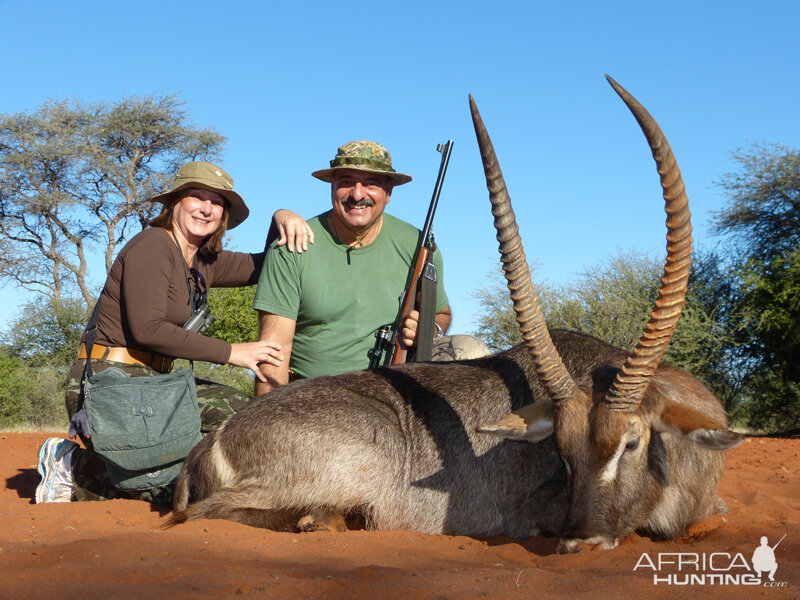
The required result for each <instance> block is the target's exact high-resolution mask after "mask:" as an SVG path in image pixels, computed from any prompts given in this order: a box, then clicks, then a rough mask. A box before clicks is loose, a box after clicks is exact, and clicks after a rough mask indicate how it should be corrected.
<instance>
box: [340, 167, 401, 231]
mask: <svg viewBox="0 0 800 600" xmlns="http://www.w3.org/2000/svg"><path fill="white" fill-rule="evenodd" d="M391 194H392V181H391V179H389V178H388V177H387V176H386V175H379V174H377V173H366V172H364V171H358V170H355V169H343V170H341V171H336V172H334V174H333V178H332V179H331V199H332V202H333V212H334V214H335V215H336V218H337V220H338V221H339V222H340V223H341V224H342V225H344V226H345V227H347V228H348V229H350V230H352V231H363V230H364V229H366V228H368V227H370V226H371V225H372V224H373V223H375V221H376V220H377V219H378V218H379V217H380V216H381V214H383V209H384V208H386V205H387V204H389V200H390V199H391Z"/></svg>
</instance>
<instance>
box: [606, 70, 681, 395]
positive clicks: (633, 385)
mask: <svg viewBox="0 0 800 600" xmlns="http://www.w3.org/2000/svg"><path fill="white" fill-rule="evenodd" d="M606 79H608V82H609V83H610V84H611V86H612V87H613V88H614V90H615V91H616V92H617V94H619V97H620V98H622V101H623V102H625V104H626V105H627V107H628V108H629V109H630V111H631V112H632V113H633V116H634V117H636V120H637V121H638V122H639V127H641V129H642V132H643V133H644V136H645V138H647V143H648V144H650V148H651V150H652V151H653V158H654V159H655V161H656V166H657V167H658V173H659V175H660V176H661V187H662V188H663V189H664V203H665V209H666V211H667V261H666V264H665V266H664V275H663V276H662V277H661V287H660V288H659V290H658V297H657V298H656V302H655V308H654V309H653V312H652V313H651V314H650V320H649V321H648V323H647V325H646V326H645V329H644V332H643V333H642V337H641V338H640V339H639V343H638V344H637V345H636V348H635V349H634V351H633V355H632V356H630V357H629V358H628V359H627V360H626V361H625V364H624V365H623V366H622V370H621V371H620V372H619V373H618V374H617V377H616V378H615V379H614V382H613V383H612V384H611V387H610V388H609V390H608V393H607V394H606V397H605V400H604V401H605V403H606V405H607V407H608V408H610V409H616V410H626V411H633V410H637V409H638V407H639V404H640V403H641V401H642V398H643V397H644V393H645V391H646V390H647V386H648V385H649V383H650V378H651V377H652V376H653V374H654V373H655V371H656V368H658V363H659V362H661V357H662V356H663V355H664V351H665V350H666V349H667V344H669V340H670V338H671V337H672V333H673V332H674V331H675V325H677V323H678V319H679V318H680V316H681V310H682V309H683V304H684V301H685V299H686V288H687V285H688V283H689V269H690V267H691V257H692V223H691V214H690V213H689V199H688V198H687V197H686V190H685V187H684V185H683V178H682V177H681V171H680V169H679V168H678V163H677V162H676V161H675V156H674V155H673V154H672V149H671V148H670V146H669V142H668V141H667V138H666V137H665V136H664V133H663V132H662V131H661V128H660V127H659V126H658V123H656V121H655V119H653V117H652V116H650V113H648V112H647V111H646V110H645V109H644V107H643V106H642V105H641V104H639V102H637V101H636V99H635V98H634V97H633V96H631V95H630V94H629V93H628V92H627V91H626V90H625V89H623V87H622V86H621V85H619V84H618V83H617V82H616V81H614V80H613V79H612V78H611V77H609V76H608V75H606Z"/></svg>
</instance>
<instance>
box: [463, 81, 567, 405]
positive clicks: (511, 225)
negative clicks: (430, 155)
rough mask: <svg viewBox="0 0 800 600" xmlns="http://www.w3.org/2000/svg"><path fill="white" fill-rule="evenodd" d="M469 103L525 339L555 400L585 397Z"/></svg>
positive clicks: (475, 109) (482, 129)
mask: <svg viewBox="0 0 800 600" xmlns="http://www.w3.org/2000/svg"><path fill="white" fill-rule="evenodd" d="M469 106H470V110H471V111H472V123H473V124H474V126H475V135H476V136H477V138H478V146H479V147H480V150H481V159H482V160H483V171H484V174H485V175H486V187H487V188H489V200H491V202H492V214H493V215H494V226H495V228H496V229H497V241H498V242H500V256H501V258H500V260H501V261H502V263H503V271H504V272H505V276H506V281H507V282H508V289H509V291H510V292H511V300H512V301H513V304H514V312H515V313H516V314H517V323H518V324H519V328H520V331H521V332H522V338H523V339H524V340H525V345H526V346H527V348H528V352H530V353H531V356H533V359H534V363H535V365H536V372H537V374H538V375H539V377H540V379H541V381H542V383H543V384H544V387H545V389H546V390H547V393H548V395H549V396H550V398H551V399H552V400H553V402H562V401H566V400H568V399H570V398H577V397H581V396H583V394H582V392H581V391H580V389H579V388H578V386H577V385H576V384H575V382H574V381H573V379H572V377H571V376H570V374H569V372H568V371H567V369H566V367H565V366H564V363H563V362H562V361H561V357H560V356H559V355H558V352H557V351H556V349H555V346H554V345H553V341H552V340H551V339H550V332H549V331H548V330H547V324H546V323H545V320H544V315H543V314H542V308H541V306H540V305H539V298H538V297H537V296H536V292H535V291H534V289H533V284H532V283H531V274H530V270H529V269H528V260H527V258H526V257H525V250H524V249H523V248H522V240H521V239H520V235H519V227H517V218H516V216H515V215H514V209H513V208H511V198H509V195H508V190H507V189H506V182H505V180H504V179H503V173H502V171H501V170H500V164H499V163H498V161H497V156H496V155H495V152H494V147H493V146H492V141H491V140H490V139H489V134H488V133H487V132H486V127H484V125H483V120H482V119H481V115H480V113H479V112H478V107H477V106H476V105H475V101H474V100H473V99H472V95H470V97H469Z"/></svg>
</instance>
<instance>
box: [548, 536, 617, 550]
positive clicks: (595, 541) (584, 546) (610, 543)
mask: <svg viewBox="0 0 800 600" xmlns="http://www.w3.org/2000/svg"><path fill="white" fill-rule="evenodd" d="M616 546H617V539H616V538H615V537H613V536H609V535H596V536H593V537H590V538H561V539H559V540H558V545H557V546H556V552H557V553H558V554H575V553H576V552H583V551H584V550H611V549H612V548H615V547H616Z"/></svg>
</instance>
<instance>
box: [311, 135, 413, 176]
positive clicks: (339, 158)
mask: <svg viewBox="0 0 800 600" xmlns="http://www.w3.org/2000/svg"><path fill="white" fill-rule="evenodd" d="M330 165H331V168H330V169H322V170H320V171H314V172H313V173H311V175H312V177H316V178H317V179H321V180H322V181H327V182H330V181H331V178H332V176H333V172H334V171H336V170H337V169H355V170H357V171H367V172H369V173H379V174H381V175H386V176H387V177H389V178H390V179H391V180H392V181H393V182H394V184H395V185H403V184H404V183H408V182H409V181H411V175H406V174H405V173H398V172H397V171H395V170H394V169H393V168H392V157H391V156H390V155H389V151H388V150H386V148H384V147H383V146H381V145H380V144H379V143H378V142H370V141H369V140H357V141H355V142H347V143H346V144H343V145H342V146H339V150H338V152H337V153H336V156H335V157H334V159H333V160H332V161H330Z"/></svg>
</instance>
